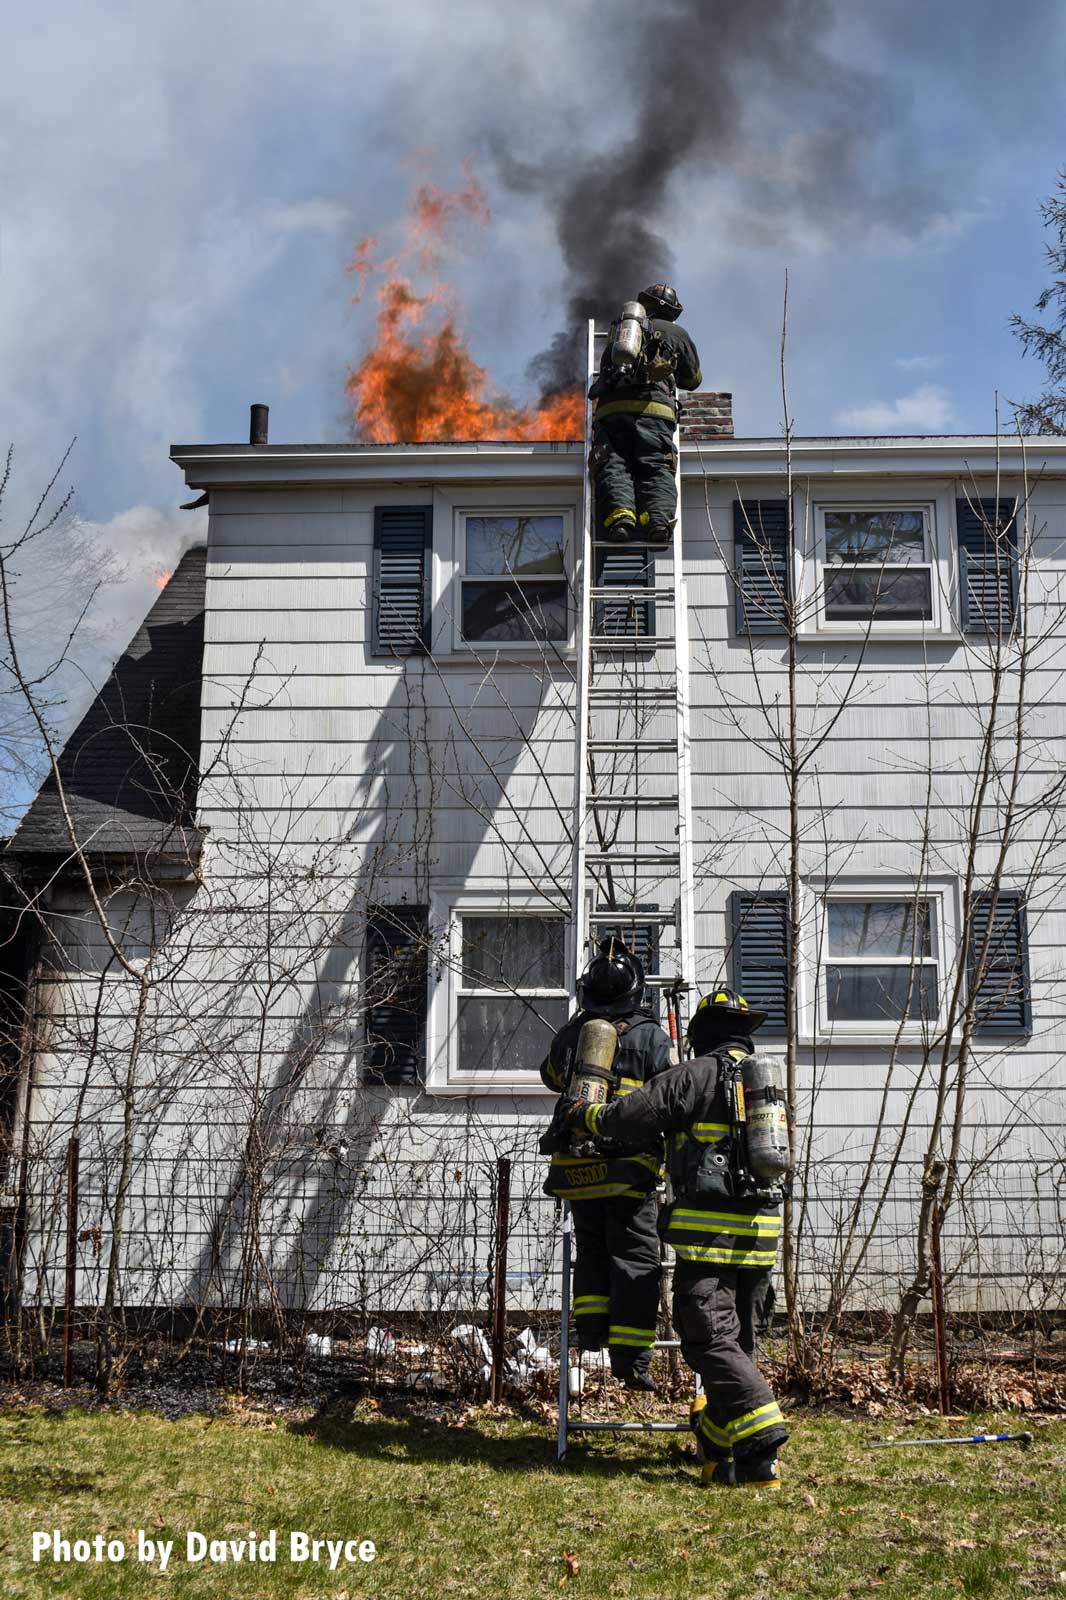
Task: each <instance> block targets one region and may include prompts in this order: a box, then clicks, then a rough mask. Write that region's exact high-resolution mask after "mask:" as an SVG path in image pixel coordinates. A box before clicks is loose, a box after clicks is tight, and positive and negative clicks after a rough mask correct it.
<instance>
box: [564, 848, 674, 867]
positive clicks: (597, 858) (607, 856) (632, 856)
mask: <svg viewBox="0 0 1066 1600" xmlns="http://www.w3.org/2000/svg"><path fill="white" fill-rule="evenodd" d="M680 860H681V857H680V856H679V854H678V852H677V851H676V850H672V851H669V850H667V851H664V852H663V853H662V855H655V854H653V852H652V851H650V850H597V851H589V853H588V854H587V855H586V856H585V862H586V865H587V866H590V867H612V866H615V865H616V864H618V863H620V862H622V861H628V862H630V863H631V864H634V865H636V866H638V867H639V866H649V867H676V866H677V865H678V864H679V862H680Z"/></svg>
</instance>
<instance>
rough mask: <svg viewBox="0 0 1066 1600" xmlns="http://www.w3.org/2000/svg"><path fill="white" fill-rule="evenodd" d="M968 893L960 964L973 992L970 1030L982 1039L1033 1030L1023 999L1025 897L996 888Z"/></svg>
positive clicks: (1026, 989) (1026, 997)
mask: <svg viewBox="0 0 1066 1600" xmlns="http://www.w3.org/2000/svg"><path fill="white" fill-rule="evenodd" d="M992 902H993V896H992V895H990V894H977V895H974V898H973V905H972V910H971V915H970V940H969V949H968V950H967V952H966V966H967V972H968V974H969V979H970V990H971V994H974V995H975V998H976V1005H975V1007H974V1014H975V1017H976V1026H975V1031H976V1033H977V1034H979V1035H980V1036H981V1037H982V1038H995V1037H1000V1038H1002V1037H1004V1036H1007V1035H1017V1034H1021V1033H1031V1032H1032V1031H1033V1014H1032V1007H1031V1005H1030V998H1029V941H1028V934H1027V929H1026V923H1025V901H1024V899H1023V897H1022V896H1021V895H1020V894H1016V893H1006V892H1004V891H1003V890H1000V892H999V894H998V895H996V896H995V911H994V913H993V905H992ZM990 919H991V927H992V931H991V935H990V937H989V940H988V951H987V955H986V964H985V974H984V976H983V978H982V979H981V981H980V983H978V984H977V985H976V989H975V988H974V979H975V973H974V968H975V966H976V963H977V958H978V957H979V955H980V954H981V950H982V948H983V947H984V943H985V935H986V934H987V933H988V928H989V921H990Z"/></svg>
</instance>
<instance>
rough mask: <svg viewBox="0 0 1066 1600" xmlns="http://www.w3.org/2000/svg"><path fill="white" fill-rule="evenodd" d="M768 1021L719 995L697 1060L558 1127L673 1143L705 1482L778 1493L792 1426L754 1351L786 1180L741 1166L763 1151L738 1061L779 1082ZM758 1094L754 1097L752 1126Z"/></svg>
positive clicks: (679, 1277)
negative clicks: (746, 1120)
mask: <svg viewBox="0 0 1066 1600" xmlns="http://www.w3.org/2000/svg"><path fill="white" fill-rule="evenodd" d="M765 1020H766V1013H765V1012H759V1011H753V1010H752V1009H751V1008H750V1007H749V1006H748V1004H747V1002H746V1001H745V1000H744V998H743V997H742V996H741V995H738V994H736V993H734V991H733V990H731V989H724V988H723V989H717V990H715V991H713V992H712V993H711V994H709V995H706V996H705V997H704V999H703V1000H701V1001H700V1004H699V1006H698V1008H697V1010H696V1011H695V1013H694V1014H693V1017H692V1021H691V1022H690V1024H689V1029H688V1040H689V1044H690V1045H691V1046H692V1049H693V1050H694V1051H695V1052H696V1054H695V1057H694V1059H692V1060H689V1061H686V1062H684V1063H682V1065H680V1066H678V1067H676V1068H675V1069H674V1070H673V1071H671V1072H666V1073H662V1074H660V1075H659V1076H657V1077H656V1078H654V1079H653V1080H652V1081H651V1082H650V1083H649V1084H647V1085H646V1086H645V1088H643V1089H641V1090H639V1091H638V1092H636V1093H634V1094H631V1095H628V1096H627V1097H626V1098H625V1099H624V1100H616V1101H614V1102H613V1103H612V1104H609V1105H596V1104H590V1103H588V1102H578V1103H574V1102H570V1103H569V1104H568V1103H566V1102H563V1103H561V1104H560V1106H559V1107H558V1108H557V1111H556V1124H555V1125H556V1127H557V1129H559V1130H570V1131H572V1132H577V1133H590V1134H592V1136H593V1137H594V1138H595V1139H597V1140H599V1139H600V1138H609V1139H611V1140H613V1141H614V1142H615V1144H616V1145H619V1146H621V1147H622V1148H623V1149H631V1148H633V1147H634V1146H638V1145H639V1146H642V1147H644V1146H647V1145H648V1143H649V1142H650V1141H651V1140H653V1139H655V1138H661V1137H663V1136H664V1135H665V1136H667V1137H668V1141H669V1142H668V1147H667V1162H668V1166H669V1171H670V1179H671V1183H672V1186H673V1196H674V1197H673V1200H672V1202H671V1204H670V1205H669V1206H668V1207H667V1208H666V1209H665V1210H664V1212H663V1214H662V1218H661V1220H660V1228H661V1231H662V1235H663V1238H664V1239H665V1240H666V1241H667V1242H668V1243H669V1244H671V1245H672V1246H673V1248H674V1253H675V1256H676V1263H675V1266H674V1326H675V1328H676V1329H677V1333H678V1336H679V1338H680V1340H681V1353H682V1355H683V1356H684V1358H685V1360H686V1361H687V1362H688V1364H689V1366H690V1367H692V1368H694V1369H695V1371H696V1372H698V1373H699V1375H700V1378H701V1380H702V1384H703V1393H702V1394H701V1395H699V1396H698V1398H697V1400H696V1402H695V1404H694V1406H693V1408H692V1415H691V1418H690V1421H691V1423H692V1427H693V1430H694V1432H695V1434H696V1440H697V1444H698V1446H699V1450H700V1455H701V1457H702V1459H703V1461H704V1467H703V1474H702V1481H703V1483H704V1484H705V1485H706V1484H712V1483H713V1484H725V1485H736V1484H740V1485H752V1486H756V1487H761V1488H769V1489H776V1488H777V1487H778V1486H779V1483H780V1479H779V1475H778V1467H777V1452H778V1449H779V1448H780V1446H781V1445H782V1444H784V1442H785V1440H786V1439H787V1438H788V1429H787V1428H786V1426H785V1420H784V1418H783V1416H782V1415H781V1412H780V1410H779V1408H778V1405H777V1402H776V1400H775V1399H774V1396H773V1394H772V1392H771V1390H770V1387H769V1385H768V1384H767V1382H766V1380H765V1378H763V1376H762V1374H761V1373H760V1372H759V1370H758V1368H757V1367H756V1365H755V1361H754V1354H755V1329H756V1323H757V1322H760V1321H763V1320H766V1319H767V1318H768V1317H769V1310H770V1305H771V1303H772V1293H771V1290H770V1272H771V1270H772V1268H773V1265H774V1261H775V1258H776V1255H777V1241H778V1236H779V1233H780V1229H781V1216H780V1209H781V1200H782V1198H783V1189H782V1187H781V1183H780V1180H779V1179H778V1180H776V1181H774V1180H773V1179H771V1180H769V1181H768V1180H767V1179H766V1177H765V1174H764V1175H763V1177H761V1178H760V1177H759V1176H758V1175H753V1174H752V1172H751V1171H750V1170H749V1168H748V1167H746V1166H745V1164H744V1163H745V1161H746V1160H747V1161H751V1160H752V1150H751V1148H749V1145H751V1144H753V1143H754V1141H753V1140H751V1141H749V1139H748V1138H747V1137H746V1135H745V1133H744V1130H743V1128H742V1126H741V1121H742V1119H743V1117H744V1093H743V1088H742V1087H741V1086H740V1077H741V1070H742V1069H741V1067H740V1063H741V1062H744V1063H745V1066H744V1068H743V1073H744V1079H745V1081H746V1082H749V1083H750V1082H751V1081H752V1080H751V1079H750V1078H749V1076H748V1074H749V1067H750V1066H751V1065H752V1064H753V1063H754V1074H755V1077H754V1081H755V1082H757V1083H761V1082H765V1081H766V1080H767V1078H768V1077H772V1076H773V1069H774V1068H776V1065H777V1063H776V1062H774V1060H773V1058H769V1057H765V1056H754V1055H753V1046H752V1041H751V1034H752V1033H754V1031H755V1030H756V1029H757V1028H758V1027H760V1026H761V1024H762V1023H763V1022H765ZM767 1068H769V1069H770V1071H769V1073H767V1072H766V1071H765V1069H767ZM760 1072H761V1076H760ZM738 1087H739V1088H740V1094H739V1098H738V1094H737V1090H738ZM766 1093H767V1096H768V1101H767V1102H764V1103H763V1104H761V1105H759V1107H758V1110H759V1114H760V1115H761V1114H762V1113H763V1112H764V1111H765V1110H766V1109H767V1104H768V1105H769V1108H770V1109H771V1110H772V1111H773V1112H774V1113H775V1117H776V1126H775V1129H774V1139H775V1140H776V1147H777V1150H778V1152H779V1156H780V1159H779V1161H778V1163H777V1166H776V1169H774V1170H776V1172H777V1173H779V1174H781V1173H783V1172H785V1171H787V1166H788V1161H789V1157H788V1151H787V1120H786V1119H785V1112H784V1106H783V1101H782V1100H781V1099H780V1098H779V1096H780V1090H779V1088H778V1089H777V1090H776V1091H775V1090H773V1089H769V1090H767V1091H766ZM775 1093H776V1095H777V1096H778V1098H777V1099H776V1100H775V1098H774V1095H775ZM761 1094H762V1091H761V1090H756V1091H755V1092H754V1093H750V1092H749V1106H748V1115H749V1117H750V1116H751V1107H752V1104H753V1103H757V1102H758V1101H759V1100H760V1097H761ZM782 1126H783V1128H784V1137H783V1139H782V1138H781V1133H780V1130H781V1127H782Z"/></svg>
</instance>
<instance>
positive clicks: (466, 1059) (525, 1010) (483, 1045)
mask: <svg viewBox="0 0 1066 1600" xmlns="http://www.w3.org/2000/svg"><path fill="white" fill-rule="evenodd" d="M568 1009H569V1001H567V1000H528V1001H527V1000H518V999H506V1000H505V999H496V998H495V996H493V995H460V997H459V1071H460V1072H536V1070H537V1068H538V1067H539V1066H540V1064H541V1062H542V1061H543V1060H544V1057H545V1056H546V1055H547V1053H548V1046H549V1044H550V1043H551V1040H552V1035H553V1034H555V1033H557V1032H558V1030H559V1029H560V1028H561V1027H562V1025H563V1023H564V1022H565V1021H566V1014H567V1011H568Z"/></svg>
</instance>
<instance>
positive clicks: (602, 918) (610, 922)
mask: <svg viewBox="0 0 1066 1600" xmlns="http://www.w3.org/2000/svg"><path fill="white" fill-rule="evenodd" d="M588 920H589V922H590V923H592V922H596V923H602V924H603V926H604V927H605V928H637V927H640V928H644V927H649V928H657V927H665V926H666V924H667V923H670V922H673V920H674V913H673V911H672V910H671V911H590V912H589V918H588Z"/></svg>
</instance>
